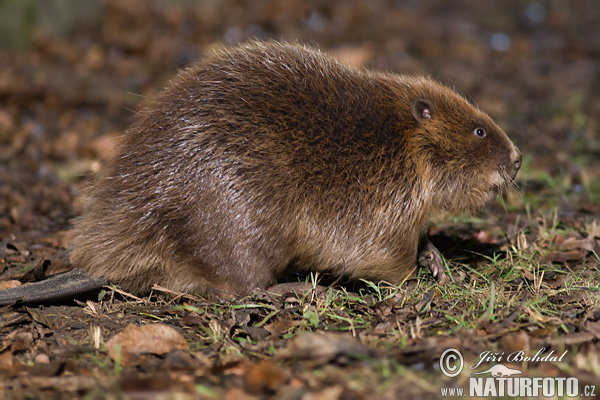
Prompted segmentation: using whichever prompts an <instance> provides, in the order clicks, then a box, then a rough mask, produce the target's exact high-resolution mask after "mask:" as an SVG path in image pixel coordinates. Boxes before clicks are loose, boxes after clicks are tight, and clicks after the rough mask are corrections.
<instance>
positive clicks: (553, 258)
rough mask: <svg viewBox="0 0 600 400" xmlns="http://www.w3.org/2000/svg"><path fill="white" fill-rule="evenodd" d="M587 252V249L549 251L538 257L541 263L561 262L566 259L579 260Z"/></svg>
mask: <svg viewBox="0 0 600 400" xmlns="http://www.w3.org/2000/svg"><path fill="white" fill-rule="evenodd" d="M586 254H587V251H581V250H570V251H567V252H562V251H551V252H550V253H548V254H546V255H545V256H544V257H542V258H540V263H541V264H546V263H562V262H567V261H579V260H583V259H584V258H585V256H586Z"/></svg>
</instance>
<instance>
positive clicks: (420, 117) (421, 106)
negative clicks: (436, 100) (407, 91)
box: [411, 99, 435, 122]
mask: <svg viewBox="0 0 600 400" xmlns="http://www.w3.org/2000/svg"><path fill="white" fill-rule="evenodd" d="M411 111H412V114H413V116H414V117H415V119H416V120H417V121H419V122H422V121H424V120H428V119H432V118H433V115H434V114H435V109H434V107H433V102H431V101H430V100H428V99H415V100H413V102H412V104H411Z"/></svg>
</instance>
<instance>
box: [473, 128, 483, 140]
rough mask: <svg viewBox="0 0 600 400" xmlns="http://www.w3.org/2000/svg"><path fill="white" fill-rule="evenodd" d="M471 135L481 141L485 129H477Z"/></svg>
mask: <svg viewBox="0 0 600 400" xmlns="http://www.w3.org/2000/svg"><path fill="white" fill-rule="evenodd" d="M473 133H474V134H475V136H477V137H478V138H481V139H483V138H484V137H485V129H483V128H477V129H475V130H474V131H473Z"/></svg>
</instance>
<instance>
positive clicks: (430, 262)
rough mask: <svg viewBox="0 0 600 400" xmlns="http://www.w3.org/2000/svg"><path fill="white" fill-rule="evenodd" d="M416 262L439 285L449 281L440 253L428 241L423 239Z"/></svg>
mask: <svg viewBox="0 0 600 400" xmlns="http://www.w3.org/2000/svg"><path fill="white" fill-rule="evenodd" d="M417 262H418V264H419V266H420V267H427V268H429V269H430V270H431V273H432V274H433V276H434V277H436V278H437V281H438V283H439V284H440V285H444V284H446V283H448V282H449V281H450V278H448V276H447V275H446V273H445V271H446V268H445V267H444V260H443V259H442V255H441V254H440V251H439V250H438V249H437V248H436V247H435V246H434V245H433V244H432V243H431V242H430V241H429V240H428V239H423V242H422V243H421V246H420V247H419V254H418V256H417Z"/></svg>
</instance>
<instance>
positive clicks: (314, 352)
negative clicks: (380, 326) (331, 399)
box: [279, 332, 369, 362]
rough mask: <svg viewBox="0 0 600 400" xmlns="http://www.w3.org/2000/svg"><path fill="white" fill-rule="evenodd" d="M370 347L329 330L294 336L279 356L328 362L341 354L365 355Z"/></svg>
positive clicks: (350, 337)
mask: <svg viewBox="0 0 600 400" xmlns="http://www.w3.org/2000/svg"><path fill="white" fill-rule="evenodd" d="M368 353H369V349H368V348H367V347H365V346H364V345H363V344H362V343H360V342H359V341H358V340H357V339H356V338H354V337H353V336H350V335H346V334H337V333H329V332H326V333H324V332H315V333H307V334H304V335H301V336H297V337H296V338H294V339H293V340H292V341H291V342H290V343H289V344H288V347H287V349H286V350H285V351H282V352H281V354H280V355H279V358H296V359H305V360H306V359H308V360H316V361H320V362H327V361H329V360H333V359H335V358H336V357H339V356H350V357H355V356H364V355H367V354H368Z"/></svg>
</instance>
